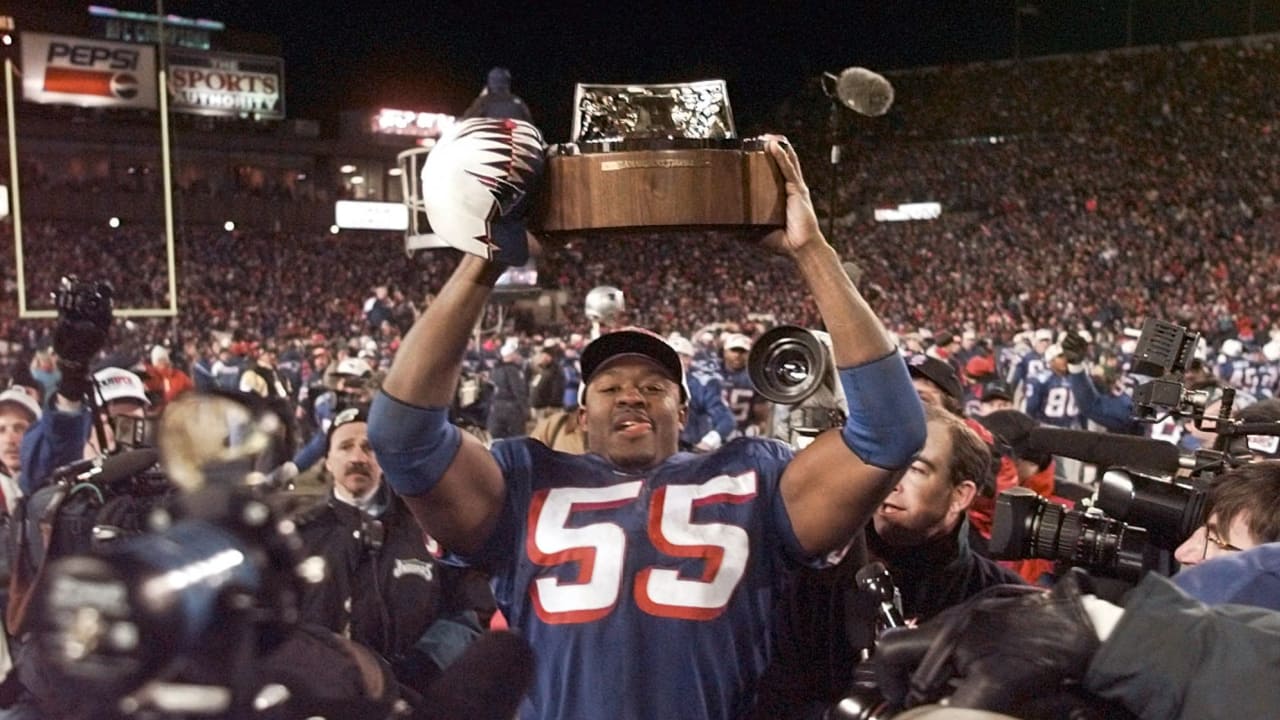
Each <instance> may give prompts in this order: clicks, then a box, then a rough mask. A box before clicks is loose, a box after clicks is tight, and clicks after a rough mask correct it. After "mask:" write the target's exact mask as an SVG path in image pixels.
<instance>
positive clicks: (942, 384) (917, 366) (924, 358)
mask: <svg viewBox="0 0 1280 720" xmlns="http://www.w3.org/2000/svg"><path fill="white" fill-rule="evenodd" d="M907 370H908V371H910V373H911V376H912V377H918V378H924V379H925V380H928V381H930V382H932V383H933V384H934V385H937V386H938V388H940V389H941V390H942V392H944V393H946V394H947V395H950V396H951V397H952V398H954V399H956V400H957V401H959V402H964V388H963V387H961V386H960V378H959V376H957V375H956V371H955V369H953V368H952V367H951V364H950V363H947V362H945V361H943V360H939V359H938V358H935V357H930V356H928V355H922V354H915V355H912V356H910V357H908V358H907Z"/></svg>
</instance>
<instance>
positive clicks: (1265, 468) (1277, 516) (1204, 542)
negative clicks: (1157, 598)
mask: <svg viewBox="0 0 1280 720" xmlns="http://www.w3.org/2000/svg"><path fill="white" fill-rule="evenodd" d="M1204 513H1205V521H1204V524H1202V525H1200V527H1198V528H1196V531H1195V532H1194V533H1192V534H1191V537H1189V538H1187V540H1186V541H1185V542H1183V543H1182V544H1181V545H1179V546H1178V549H1177V550H1175V551H1174V554H1173V556H1174V558H1176V559H1177V561H1178V562H1179V563H1181V564H1182V566H1183V567H1190V566H1193V565H1198V564H1199V563H1202V562H1204V561H1205V560H1208V559H1211V558H1214V557H1217V556H1219V555H1224V554H1227V553H1233V552H1239V551H1241V550H1248V549H1249V548H1252V547H1256V546H1258V545H1262V544H1264V543H1273V542H1277V541H1280V460H1266V461H1260V462H1251V463H1248V464H1246V465H1242V466H1240V467H1237V468H1232V469H1231V470H1228V471H1226V472H1224V473H1222V474H1220V475H1218V476H1217V477H1215V478H1214V480H1213V486H1212V487H1211V488H1210V490H1209V497H1208V499H1207V500H1206V501H1205V509H1204ZM1183 589H1184V590H1189V588H1185V587H1184V588H1183ZM1197 597H1198V596H1197Z"/></svg>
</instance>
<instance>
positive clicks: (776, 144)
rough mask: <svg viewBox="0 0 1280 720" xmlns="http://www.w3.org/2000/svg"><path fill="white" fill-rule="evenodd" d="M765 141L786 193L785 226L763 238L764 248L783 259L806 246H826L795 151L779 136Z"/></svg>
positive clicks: (770, 137) (770, 136)
mask: <svg viewBox="0 0 1280 720" xmlns="http://www.w3.org/2000/svg"><path fill="white" fill-rule="evenodd" d="M764 138H765V141H766V142H767V143H768V144H767V146H766V148H767V151H768V153H769V154H770V155H771V156H773V161H774V162H775V163H777V165H778V169H779V170H780V171H781V172H782V179H783V182H784V183H785V188H786V192H787V222H786V225H785V226H784V227H783V228H782V229H781V230H775V231H773V232H771V233H769V234H768V235H766V236H765V238H764V240H763V243H764V246H765V247H767V248H769V249H771V250H773V251H775V252H778V253H781V254H783V255H794V254H796V253H797V252H799V251H800V250H801V249H803V248H805V247H807V246H810V245H813V244H817V243H825V242H826V241H825V240H824V239H823V237H822V229H821V228H820V227H819V226H818V216H817V214H816V213H815V212H814V210H813V198H811V197H809V186H808V185H806V184H805V182H804V175H803V174H802V173H801V172H800V160H799V158H797V157H796V150H795V148H794V147H792V146H791V143H790V142H788V141H787V139H786V138H785V137H783V136H781V135H765V136H764Z"/></svg>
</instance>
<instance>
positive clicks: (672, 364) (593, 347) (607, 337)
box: [579, 328, 689, 402]
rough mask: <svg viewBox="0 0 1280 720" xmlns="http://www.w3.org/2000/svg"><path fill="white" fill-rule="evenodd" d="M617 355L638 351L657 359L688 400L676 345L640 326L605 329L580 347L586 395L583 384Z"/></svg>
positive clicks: (636, 353) (653, 359) (587, 382)
mask: <svg viewBox="0 0 1280 720" xmlns="http://www.w3.org/2000/svg"><path fill="white" fill-rule="evenodd" d="M619 355H639V356H641V357H646V358H648V359H650V360H652V361H653V362H655V363H657V364H658V366H659V367H661V368H662V369H663V370H666V371H667V376H668V377H670V378H671V379H672V380H673V381H675V382H676V383H677V384H679V385H680V400H681V402H688V400H689V387H688V386H687V385H686V384H685V381H684V364H683V363H681V362H680V356H679V355H678V354H677V353H676V351H675V349H674V348H672V347H671V346H670V345H668V344H667V341H666V340H663V339H662V338H661V337H659V336H658V335H656V334H654V333H652V332H649V331H648V330H644V329H642V328H624V329H622V330H615V331H614V332H611V333H605V334H604V335H601V336H600V337H598V338H596V339H595V340H592V341H591V342H590V343H589V344H588V345H587V346H586V347H585V348H583V350H582V358H581V360H580V361H579V363H580V366H581V368H582V390H583V391H582V392H581V393H579V395H580V396H585V395H586V387H587V385H588V384H589V383H590V382H591V378H592V376H593V375H595V374H596V371H597V370H599V369H600V368H601V366H603V365H604V364H605V363H606V362H608V361H609V360H612V359H613V358H615V357H618V356H619Z"/></svg>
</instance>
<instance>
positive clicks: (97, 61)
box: [22, 32, 157, 110]
mask: <svg viewBox="0 0 1280 720" xmlns="http://www.w3.org/2000/svg"><path fill="white" fill-rule="evenodd" d="M22 71H23V76H22V96H23V98H24V99H25V100H27V101H28V102H34V103H43V104H55V105H79V106H81V107H122V108H123V107H128V108H146V109H149V110H154V109H156V103H157V100H156V57H155V48H153V47H150V46H147V45H126V44H123V43H113V42H106V41H103V40H93V39H90V38H78V37H70V36H66V35H46V34H44V33H30V32H24V33H22Z"/></svg>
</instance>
